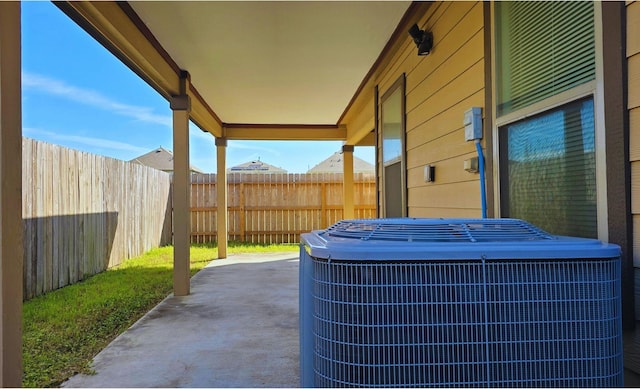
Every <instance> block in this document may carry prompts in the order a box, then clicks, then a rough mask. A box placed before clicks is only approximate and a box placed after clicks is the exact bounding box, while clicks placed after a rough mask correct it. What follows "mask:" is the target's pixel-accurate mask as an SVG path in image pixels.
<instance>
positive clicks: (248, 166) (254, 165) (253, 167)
mask: <svg viewBox="0 0 640 389" xmlns="http://www.w3.org/2000/svg"><path fill="white" fill-rule="evenodd" d="M227 172H228V173H287V171H286V170H285V169H282V168H279V167H277V166H273V165H269V164H268V163H264V162H262V161H261V160H257V161H250V162H245V163H242V164H240V165H236V166H233V167H230V168H229V169H227Z"/></svg>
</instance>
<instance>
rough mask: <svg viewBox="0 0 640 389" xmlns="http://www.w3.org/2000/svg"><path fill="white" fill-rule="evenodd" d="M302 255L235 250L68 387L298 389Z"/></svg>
mask: <svg viewBox="0 0 640 389" xmlns="http://www.w3.org/2000/svg"><path fill="white" fill-rule="evenodd" d="M298 360H299V341H298V255H297V253H286V254H282V253H280V254H260V255H255V254H254V255H234V256H231V257H230V258H227V259H224V260H214V261H212V262H211V263H210V265H209V266H207V267H206V268H204V269H202V270H201V271H200V272H198V274H196V275H195V276H194V277H193V278H192V279H191V294H190V295H189V296H184V297H174V296H169V297H167V299H165V300H164V301H163V302H162V303H160V304H159V305H158V306H156V307H155V308H154V309H153V310H151V311H150V312H149V313H148V314H147V315H145V316H144V317H143V318H142V319H140V320H139V321H138V322H137V323H136V324H134V325H133V326H132V327H131V328H130V329H129V330H128V331H126V332H125V333H123V334H122V335H121V336H120V337H118V338H117V339H116V340H115V341H114V342H112V343H111V344H110V345H109V346H108V347H107V348H105V349H104V350H103V351H102V352H101V353H100V354H98V355H97V356H96V358H95V359H94V363H93V368H94V370H95V372H96V374H95V375H77V376H74V377H71V379H69V380H68V381H67V382H65V383H64V384H63V385H62V386H63V387H298V386H300V382H299V381H300V377H299V363H298Z"/></svg>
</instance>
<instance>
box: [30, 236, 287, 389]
mask: <svg viewBox="0 0 640 389" xmlns="http://www.w3.org/2000/svg"><path fill="white" fill-rule="evenodd" d="M297 250H298V245H268V246H265V245H252V244H246V243H233V242H230V243H229V247H228V251H227V252H228V253H229V254H236V253H261V252H281V251H297ZM216 257H217V248H216V247H215V246H211V245H197V246H193V247H191V274H192V275H193V274H195V273H196V272H198V271H199V270H200V269H202V268H203V267H204V266H205V265H206V264H207V263H209V262H210V261H211V260H213V259H214V258H216ZM172 269H173V247H171V246H168V247H162V248H158V249H155V250H151V251H149V252H148V253H146V254H144V255H142V256H140V257H138V258H133V259H130V260H127V261H126V262H125V263H124V264H122V265H120V266H118V267H115V268H112V269H109V270H107V271H105V272H102V273H100V274H97V275H95V276H93V277H90V278H88V279H86V280H84V281H82V282H80V283H77V284H75V285H71V286H67V287H64V288H62V289H58V290H56V291H53V292H50V293H47V294H45V295H43V296H39V297H36V298H34V299H32V300H29V301H26V302H25V303H24V304H23V331H22V332H23V335H22V341H23V346H22V350H23V351H22V355H23V361H24V375H23V381H22V384H23V386H25V387H54V386H59V385H60V384H61V383H62V382H63V381H64V380H66V379H67V378H69V377H70V376H72V375H74V374H76V373H79V372H82V373H91V368H90V363H91V360H92V359H93V357H94V356H95V355H96V354H97V353H98V352H100V350H102V349H103V348H104V347H105V346H107V345H108V344H109V343H110V342H111V341H112V340H113V339H115V338H116V336H118V335H119V334H120V333H122V332H123V331H124V330H126V329H127V328H129V327H130V326H131V325H132V324H133V323H134V322H136V321H137V320H138V319H139V318H140V317H142V316H143V315H144V314H145V313H146V312H147V311H149V310H150V309H151V308H153V307H154V306H155V305H157V304H158V303H159V302H160V301H162V300H163V299H164V298H165V297H166V296H167V295H169V294H170V293H171V291H172V288H173V285H172V282H173V270H172Z"/></svg>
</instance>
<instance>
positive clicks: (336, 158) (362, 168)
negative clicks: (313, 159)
mask: <svg viewBox="0 0 640 389" xmlns="http://www.w3.org/2000/svg"><path fill="white" fill-rule="evenodd" d="M374 171H375V167H374V166H373V165H372V164H370V163H369V162H367V161H365V160H363V159H361V158H358V157H356V156H355V155H354V156H353V172H354V173H373V172H374ZM342 172H344V158H343V156H342V152H335V153H333V155H331V156H330V157H329V158H327V159H325V160H324V161H322V162H320V163H319V164H317V165H316V166H314V167H312V168H311V169H309V170H308V171H307V173H342Z"/></svg>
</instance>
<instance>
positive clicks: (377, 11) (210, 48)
mask: <svg viewBox="0 0 640 389" xmlns="http://www.w3.org/2000/svg"><path fill="white" fill-rule="evenodd" d="M129 4H130V5H131V7H132V8H133V9H134V10H135V12H136V13H137V14H138V16H139V17H140V19H141V20H142V21H143V22H144V23H145V25H146V26H147V28H148V29H149V30H150V31H151V33H152V34H153V35H154V37H155V38H156V39H157V40H158V41H159V43H160V44H161V46H162V47H163V48H164V49H165V50H166V51H167V53H168V54H169V55H170V56H171V58H172V59H173V60H174V61H175V62H176V63H177V65H178V66H179V67H180V68H181V69H184V70H187V71H188V72H189V74H190V76H191V83H192V84H193V85H194V86H195V87H196V88H197V90H198V92H199V93H200V95H201V96H202V97H203V99H204V100H205V101H206V102H207V103H208V105H209V106H210V107H211V108H212V109H213V110H214V111H215V113H216V114H217V115H218V117H219V118H220V119H221V120H222V121H223V122H225V123H249V124H336V122H337V121H338V119H339V117H340V115H341V114H342V113H343V111H344V110H345V108H346V107H347V105H348V103H349V101H350V100H351V98H352V97H353V96H354V94H355V93H356V90H357V88H358V86H359V85H360V84H361V82H362V80H363V79H364V77H365V75H366V74H367V72H368V71H369V69H370V68H371V67H372V66H373V64H374V62H375V61H376V59H377V58H378V56H379V55H380V53H381V52H382V50H383V48H384V46H385V44H386V43H387V41H388V40H389V38H390V37H391V35H392V33H393V31H394V30H395V28H396V26H397V25H398V23H399V21H400V20H401V18H402V16H403V15H404V13H405V11H406V10H407V8H408V6H409V5H410V2H404V1H403V2H400V1H389V2H382V1H376V2H368V1H358V2H343V1H327V2H307V1H302V2H270V1H258V2H248V1H247V2H245V1H238V2H233V1H232V2H222V1H220V2H218V1H212V2H204V1H202V2H200V1H196V2H186V1H179V2H173V1H167V2H164V1H159V2H154V1H139V2H130V3H129Z"/></svg>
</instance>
